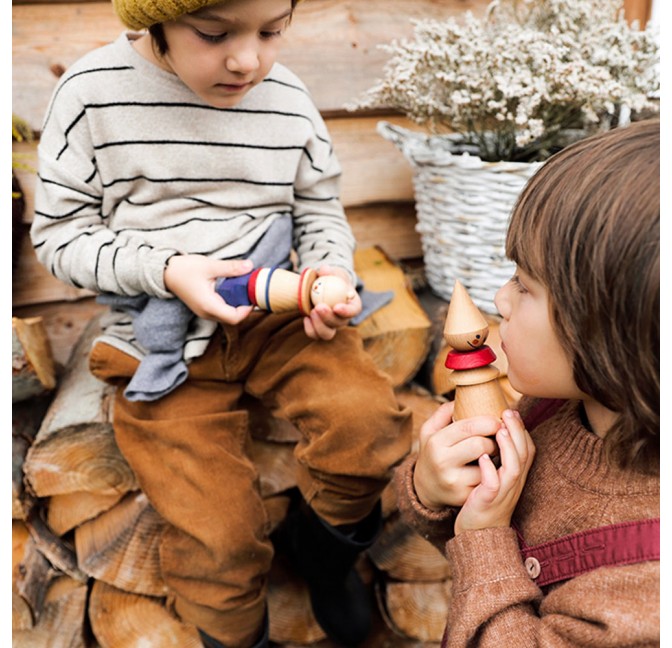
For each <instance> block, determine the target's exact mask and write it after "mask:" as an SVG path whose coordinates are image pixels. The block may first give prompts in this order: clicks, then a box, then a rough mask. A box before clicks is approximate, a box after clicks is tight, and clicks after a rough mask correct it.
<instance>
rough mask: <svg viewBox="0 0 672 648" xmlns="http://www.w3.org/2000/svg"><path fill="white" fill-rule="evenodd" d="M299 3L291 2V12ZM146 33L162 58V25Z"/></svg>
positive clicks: (164, 44) (159, 24)
mask: <svg viewBox="0 0 672 648" xmlns="http://www.w3.org/2000/svg"><path fill="white" fill-rule="evenodd" d="M220 1H221V0H220ZM299 2H301V0H292V11H294V7H296V5H297V4H298V3H299ZM210 4H214V2H211V3H210ZM148 31H149V34H150V35H151V37H152V42H153V43H154V47H156V50H157V52H158V53H159V55H160V56H164V55H165V54H166V52H167V51H168V42H167V41H166V35H165V32H164V31H163V23H161V22H159V23H154V24H153V25H150V26H149V28H148Z"/></svg>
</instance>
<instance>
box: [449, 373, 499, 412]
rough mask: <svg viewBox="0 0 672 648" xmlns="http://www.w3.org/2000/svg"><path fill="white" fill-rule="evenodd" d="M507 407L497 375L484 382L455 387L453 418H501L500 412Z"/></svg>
mask: <svg viewBox="0 0 672 648" xmlns="http://www.w3.org/2000/svg"><path fill="white" fill-rule="evenodd" d="M508 407H509V404H508V403H507V402H506V398H505V397H504V392H503V391H502V388H501V386H500V384H499V380H498V379H497V377H495V378H494V379H493V380H488V381H487V382H484V383H478V384H474V385H458V386H457V387H456V389H455V411H454V412H453V420H454V421H459V420H461V419H465V418H471V417H472V416H494V417H495V418H501V417H502V412H503V411H504V410H505V409H507V408H508Z"/></svg>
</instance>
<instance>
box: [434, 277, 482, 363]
mask: <svg viewBox="0 0 672 648" xmlns="http://www.w3.org/2000/svg"><path fill="white" fill-rule="evenodd" d="M489 331H490V328H489V326H488V322H487V320H486V319H485V317H483V315H482V314H481V311H480V310H478V307H477V306H476V304H474V302H473V301H472V300H471V297H470V296H469V294H468V293H467V290H466V288H465V287H464V286H463V285H462V284H461V283H460V282H459V281H456V282H455V286H454V288H453V294H452V297H451V299H450V306H449V307H448V315H447V317H446V324H445V327H444V329H443V337H444V339H445V340H446V342H447V343H448V344H449V345H450V346H451V347H453V349H455V350H456V351H474V350H476V349H479V348H480V347H482V346H483V345H484V344H485V341H486V340H487V339H488V332H489Z"/></svg>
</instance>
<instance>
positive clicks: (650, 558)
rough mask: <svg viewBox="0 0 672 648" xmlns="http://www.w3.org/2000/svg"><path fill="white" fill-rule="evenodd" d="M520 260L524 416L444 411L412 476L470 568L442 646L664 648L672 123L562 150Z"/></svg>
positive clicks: (423, 434)
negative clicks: (664, 392)
mask: <svg viewBox="0 0 672 648" xmlns="http://www.w3.org/2000/svg"><path fill="white" fill-rule="evenodd" d="M506 252H507V255H508V256H509V258H511V260H512V261H514V262H515V264H516V272H515V275H514V276H513V278H512V279H511V280H510V281H509V282H508V283H507V284H505V285H504V286H503V287H502V288H500V290H499V291H498V292H497V295H496V297H495V304H496V305H497V308H498V310H499V312H500V314H501V316H502V321H501V325H500V329H499V332H500V335H501V340H502V349H503V351H504V353H505V354H506V357H507V360H508V371H507V375H508V378H509V380H510V381H511V385H512V386H513V388H514V389H516V390H517V391H519V392H520V393H521V394H524V397H523V398H522V399H521V401H520V404H519V408H520V413H519V412H514V411H513V410H504V412H503V413H502V418H501V420H500V419H497V418H495V417H493V416H474V417H472V418H461V419H460V420H458V421H453V411H454V403H448V404H444V405H442V406H441V407H440V408H439V409H438V410H437V411H436V412H435V413H434V414H433V415H432V416H431V417H430V418H429V419H428V421H427V422H426V423H425V424H424V425H423V427H422V429H421V431H420V442H419V450H418V453H417V455H415V456H411V457H409V458H408V459H407V460H406V461H405V462H404V464H402V466H401V467H400V469H399V470H398V471H397V473H396V483H397V486H398V487H399V507H400V510H401V511H402V515H404V516H405V518H406V520H407V521H408V522H409V523H410V524H411V525H412V526H413V527H414V528H415V529H416V530H417V531H418V532H419V533H421V534H422V535H423V536H424V537H426V538H428V539H429V540H430V541H431V542H433V543H434V544H435V545H436V546H437V547H438V548H439V549H440V550H441V551H442V552H443V553H444V555H445V556H446V558H447V560H448V561H449V563H450V565H451V568H452V569H451V574H452V577H453V580H452V595H453V597H452V601H451V608H450V610H449V615H448V619H447V623H446V630H445V634H444V638H443V643H442V646H444V648H466V647H467V646H469V648H476V647H480V648H489V647H493V648H495V647H499V646H517V647H518V646H520V647H521V648H526V647H528V646H529V647H532V646H591V647H592V648H596V647H600V646H601V647H606V646H609V647H610V648H615V647H625V646H659V645H660V597H659V591H660V561H659V555H660V544H659V543H660V530H659V524H660V519H659V518H660V123H659V122H658V120H650V121H640V122H635V123H633V124H631V125H630V126H627V127H623V128H617V129H615V130H611V131H608V132H605V133H601V134H599V135H594V136H593V137H590V138H586V139H584V140H581V141H580V142H577V143H575V144H573V145H572V146H569V147H567V148H565V149H563V150H562V151H560V152H559V153H556V154H555V155H554V156H552V157H551V158H550V159H549V160H548V161H547V162H546V163H545V164H544V166H543V167H542V168H541V169H540V170H539V171H538V172H537V173H535V175H534V176H533V177H532V179H531V180H530V181H529V182H528V184H527V186H526V187H525V189H524V190H523V193H522V194H521V197H520V199H519V200H518V202H517V203H516V206H515V208H514V210H513V214H512V216H511V222H510V224H509V229H508V234H507V238H506ZM496 447H497V448H498V451H499V465H498V466H496V465H495V462H493V461H492V459H491V458H490V456H489V455H491V454H493V453H494V452H495V449H496Z"/></svg>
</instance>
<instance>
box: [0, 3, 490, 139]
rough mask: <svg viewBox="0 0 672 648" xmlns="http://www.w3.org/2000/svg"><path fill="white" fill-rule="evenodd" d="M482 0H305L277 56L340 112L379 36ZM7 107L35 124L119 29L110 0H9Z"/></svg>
mask: <svg viewBox="0 0 672 648" xmlns="http://www.w3.org/2000/svg"><path fill="white" fill-rule="evenodd" d="M486 4H487V3H486V1H485V0H309V1H308V2H306V3H304V4H301V5H299V7H298V9H297V12H296V16H295V18H294V21H293V24H292V26H291V27H290V30H289V32H288V34H287V38H286V45H285V47H284V50H283V54H282V56H281V58H280V60H281V61H282V62H284V63H286V64H287V65H288V66H289V67H290V68H292V69H293V70H294V71H295V72H296V73H297V74H298V75H299V76H300V77H301V78H302V79H303V80H304V82H305V83H306V84H307V86H308V87H309V89H310V90H311V93H312V94H313V96H314V98H315V101H316V103H317V105H318V107H319V108H320V110H321V111H322V112H323V114H325V115H333V114H342V113H343V111H344V105H345V104H347V103H348V102H351V101H353V100H354V99H356V98H357V97H359V96H360V95H361V93H362V92H363V91H364V90H366V89H367V88H368V87H370V86H371V85H372V84H373V83H374V82H375V80H376V79H377V78H378V77H379V76H380V74H381V71H382V66H383V64H384V61H385V60H386V58H387V55H386V54H385V53H384V52H382V51H380V49H379V48H378V47H377V46H378V44H379V43H383V42H388V41H390V40H391V39H393V38H397V37H402V36H405V35H408V34H410V33H411V32H412V25H411V23H410V20H411V19H412V18H421V17H436V18H440V17H446V16H451V15H452V16H457V15H461V14H462V13H463V12H464V11H466V10H471V11H473V12H474V13H475V14H477V15H478V14H480V13H482V12H483V10H484V9H485V6H486ZM12 9H13V10H12V32H13V33H12V56H13V78H12V92H13V97H12V103H13V106H12V109H13V111H14V112H15V113H16V114H17V115H19V116H21V117H23V118H24V119H26V120H27V121H28V122H29V123H30V124H31V125H32V126H33V128H35V129H39V127H40V124H41V122H42V117H43V116H44V114H45V112H46V107H47V103H48V101H49V97H50V96H51V92H52V91H53V88H54V85H55V84H56V81H57V76H56V74H57V73H58V72H59V70H60V71H62V70H63V69H65V68H67V67H68V66H69V65H71V64H72V63H73V62H74V61H75V60H77V59H78V58H80V57H81V56H82V55H83V54H85V53H86V52H87V51H89V50H91V49H93V48H94V47H98V46H101V45H104V44H105V43H107V42H109V41H111V40H114V39H115V38H116V37H117V36H118V35H119V34H120V33H121V32H122V31H123V29H124V27H123V25H122V24H121V22H120V21H119V20H118V18H117V17H116V15H115V14H114V12H113V9H112V3H111V2H110V1H109V0H107V1H103V2H78V3H57V2H49V3H47V4H14V5H13V7H12Z"/></svg>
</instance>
